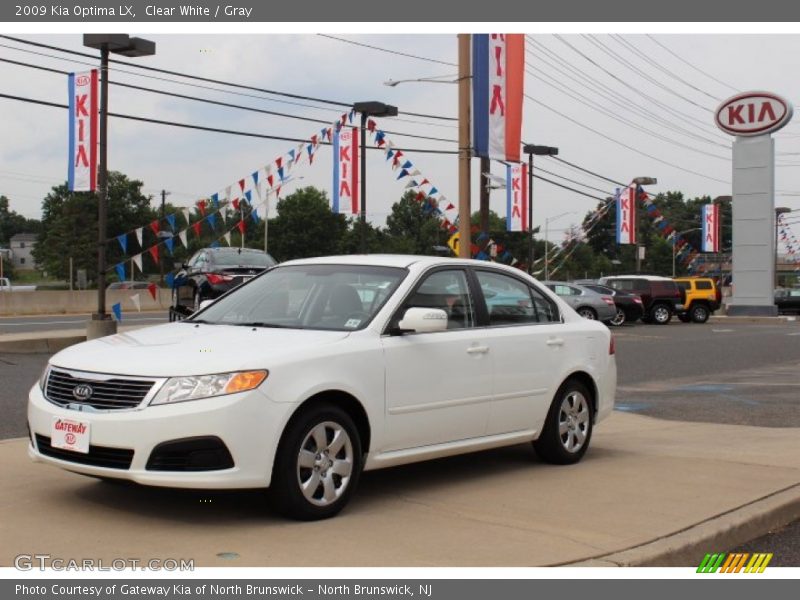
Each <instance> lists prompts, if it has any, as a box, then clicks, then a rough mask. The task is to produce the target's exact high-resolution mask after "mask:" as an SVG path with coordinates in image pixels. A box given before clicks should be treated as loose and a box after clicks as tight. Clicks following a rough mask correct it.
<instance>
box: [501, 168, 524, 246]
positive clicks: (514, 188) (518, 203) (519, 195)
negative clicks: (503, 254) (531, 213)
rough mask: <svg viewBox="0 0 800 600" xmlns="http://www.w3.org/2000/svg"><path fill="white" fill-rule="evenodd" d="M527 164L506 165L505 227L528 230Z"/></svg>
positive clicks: (511, 229)
mask: <svg viewBox="0 0 800 600" xmlns="http://www.w3.org/2000/svg"><path fill="white" fill-rule="evenodd" d="M528 209H529V207H528V165H525V164H516V165H506V229H507V230H508V231H527V230H528Z"/></svg>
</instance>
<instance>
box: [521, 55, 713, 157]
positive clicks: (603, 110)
mask: <svg viewBox="0 0 800 600" xmlns="http://www.w3.org/2000/svg"><path fill="white" fill-rule="evenodd" d="M531 69H536V67H531ZM536 70H537V71H539V72H540V73H543V72H542V71H540V70H539V69H536ZM525 71H526V72H527V73H528V74H529V75H532V76H533V77H536V78H537V79H538V80H539V81H542V82H543V83H545V84H547V85H549V86H550V87H552V88H554V89H556V90H558V91H560V92H561V93H562V94H565V95H567V96H569V97H570V98H572V99H573V100H576V101H577V102H580V103H581V104H583V105H584V106H588V107H589V108H591V109H593V110H596V111H597V112H599V113H601V114H603V115H605V116H607V117H609V118H611V119H614V120H615V121H617V122H619V123H622V124H623V125H626V126H628V127H631V128H633V129H636V130H637V131H641V132H643V133H646V134H648V135H650V136H653V137H655V138H657V139H660V140H662V141H664V142H667V143H669V144H672V145H674V146H678V147H680V148H683V149H685V150H689V151H690V152H697V153H698V154H704V155H705V156H709V157H711V158H716V159H718V160H724V161H728V160H729V159H728V158H727V157H725V156H720V155H719V154H714V153H712V152H706V151H705V150H700V149H698V148H695V147H693V146H689V145H687V144H684V143H683V142H679V141H677V140H674V139H672V138H670V137H667V136H665V135H662V134H660V133H658V132H656V131H653V130H652V129H648V128H647V127H643V126H641V125H637V124H636V123H633V122H631V121H629V120H627V119H625V118H624V117H621V116H619V115H618V114H617V113H615V112H613V111H611V110H609V109H607V108H604V107H602V106H600V105H598V104H597V103H596V102H594V101H592V100H590V99H588V98H586V96H583V95H582V94H580V93H578V92H574V91H572V90H571V88H569V87H568V86H566V85H564V84H561V83H551V82H549V81H547V80H545V79H542V78H541V77H539V76H537V75H536V74H534V73H532V72H531V70H530V69H525ZM543 74H544V73H543ZM545 76H547V77H549V76H548V75H546V74H545ZM559 86H560V87H559ZM562 88H566V89H567V90H568V91H564V89H562Z"/></svg>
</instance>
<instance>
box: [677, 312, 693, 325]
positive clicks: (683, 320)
mask: <svg viewBox="0 0 800 600" xmlns="http://www.w3.org/2000/svg"><path fill="white" fill-rule="evenodd" d="M678 320H680V322H681V323H691V321H692V317H690V316H689V315H688V314H686V313H679V314H678Z"/></svg>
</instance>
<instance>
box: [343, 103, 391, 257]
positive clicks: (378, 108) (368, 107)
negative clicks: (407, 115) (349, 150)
mask: <svg viewBox="0 0 800 600" xmlns="http://www.w3.org/2000/svg"><path fill="white" fill-rule="evenodd" d="M353 110H354V111H356V112H357V113H361V141H360V146H361V157H360V163H361V166H360V167H359V168H360V169H361V173H360V175H361V177H360V184H361V185H360V188H361V190H360V194H361V205H360V207H359V225H360V227H361V253H362V254H367V119H368V118H369V117H370V116H373V117H396V116H397V113H398V111H397V107H396V106H392V105H390V104H384V103H383V102H376V101H374V100H373V101H369V102H356V103H355V104H353Z"/></svg>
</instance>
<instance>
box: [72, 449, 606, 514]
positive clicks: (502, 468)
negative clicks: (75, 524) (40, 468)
mask: <svg viewBox="0 0 800 600" xmlns="http://www.w3.org/2000/svg"><path fill="white" fill-rule="evenodd" d="M610 454H615V452H613V451H611V450H609V449H606V448H602V447H600V448H598V447H592V448H590V450H589V452H588V453H587V454H586V456H584V458H583V460H582V461H581V463H579V464H578V465H575V466H574V467H561V466H555V465H550V464H547V463H545V462H543V461H542V460H541V459H540V458H539V457H538V456H537V455H536V453H535V452H534V450H533V448H532V447H531V446H530V444H519V445H516V446H509V447H505V448H499V449H494V450H485V451H481V452H473V453H469V454H462V455H459V456H453V457H448V458H440V459H435V460H430V461H425V462H420V463H414V464H410V465H402V466H398V467H391V468H387V469H381V470H377V471H368V472H365V473H363V475H362V477H361V481H360V483H359V489H358V491H357V493H356V495H355V497H354V498H353V501H352V502H351V504H350V506H349V507H348V509H347V511H346V514H347V515H350V516H357V515H358V514H359V513H362V512H364V511H369V510H370V507H371V506H375V505H376V504H380V503H381V502H382V501H384V500H386V501H388V500H392V499H396V498H397V497H398V496H407V495H409V494H414V493H426V494H430V493H435V492H437V491H440V490H446V489H447V488H448V487H452V486H454V485H459V484H462V483H463V482H464V481H470V482H472V483H476V484H479V485H482V486H492V485H493V484H495V483H497V482H499V481H501V480H503V479H506V478H508V477H509V476H514V475H518V474H523V475H526V476H527V475H530V476H536V473H537V471H540V470H547V469H564V468H567V469H569V468H576V469H577V468H581V467H582V466H583V465H586V464H588V463H592V462H594V461H597V460H605V459H607V458H609V457H610ZM68 493H69V494H70V495H73V496H74V498H73V500H74V499H77V500H79V501H80V502H81V503H84V504H86V505H89V506H91V507H94V508H96V509H102V510H103V511H104V512H108V511H113V512H117V513H120V514H121V515H139V516H143V517H146V518H151V519H154V520H166V521H172V522H183V523H187V524H193V525H197V524H201V525H206V526H227V525H231V524H234V523H238V524H242V523H258V524H260V525H264V524H269V523H271V522H277V523H285V519H284V518H283V517H282V516H281V515H279V514H278V513H276V512H275V511H273V510H272V508H271V506H270V504H269V491H268V490H260V489H255V490H193V489H173V488H160V487H150V486H142V485H137V484H133V483H128V482H123V481H120V482H115V481H101V480H95V481H92V480H91V478H86V484H85V485H82V486H80V487H78V488H77V489H76V488H72V490H71V491H70V492H68ZM62 501H64V502H66V501H69V499H68V498H63V499H62Z"/></svg>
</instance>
